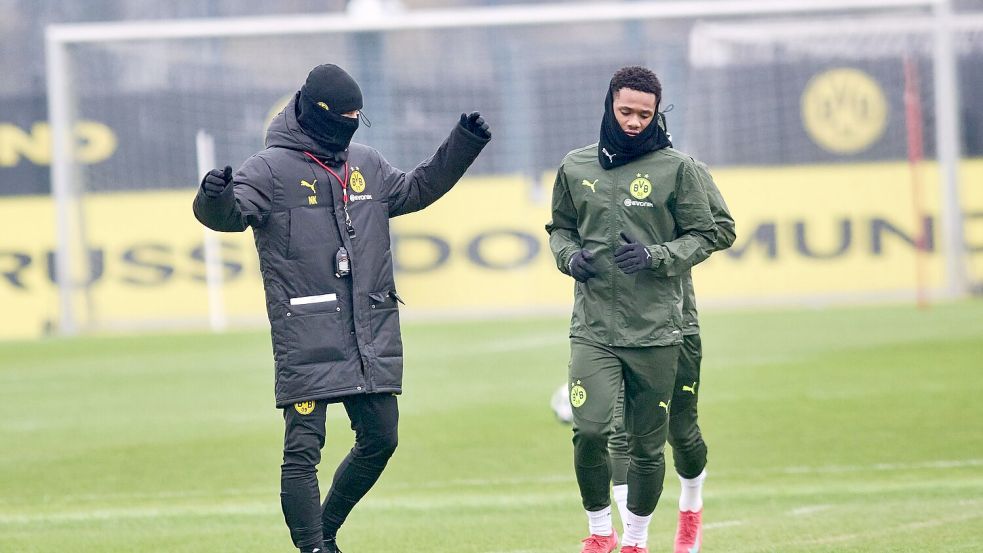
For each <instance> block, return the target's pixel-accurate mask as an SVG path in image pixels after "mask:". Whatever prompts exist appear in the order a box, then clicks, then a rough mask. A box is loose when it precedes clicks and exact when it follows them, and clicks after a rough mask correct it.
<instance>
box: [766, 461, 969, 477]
mask: <svg viewBox="0 0 983 553" xmlns="http://www.w3.org/2000/svg"><path fill="white" fill-rule="evenodd" d="M969 467H983V459H961V460H939V461H922V462H918V463H874V464H870V465H821V466H818V467H785V468H783V469H781V472H783V473H785V474H813V473H817V472H818V473H824V474H839V473H844V472H869V471H896V470H918V469H954V468H969Z"/></svg>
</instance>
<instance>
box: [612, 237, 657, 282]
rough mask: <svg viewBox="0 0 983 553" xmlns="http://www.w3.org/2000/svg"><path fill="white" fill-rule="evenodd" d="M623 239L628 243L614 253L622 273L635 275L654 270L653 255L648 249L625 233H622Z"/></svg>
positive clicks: (615, 260)
mask: <svg viewBox="0 0 983 553" xmlns="http://www.w3.org/2000/svg"><path fill="white" fill-rule="evenodd" d="M621 239H622V240H624V241H625V242H627V243H626V244H624V245H623V246H621V247H620V248H618V249H617V250H615V251H614V262H615V263H616V264H617V265H618V268H619V269H621V272H622V273H625V274H626V275H633V274H635V273H637V272H638V271H641V270H643V269H652V268H653V264H652V254H651V253H649V251H648V248H646V247H645V246H643V245H642V244H641V243H640V242H636V241H635V239H634V238H632V237H631V236H628V235H627V234H625V233H624V232H622V233H621Z"/></svg>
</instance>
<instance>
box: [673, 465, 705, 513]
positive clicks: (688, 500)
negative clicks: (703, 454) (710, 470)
mask: <svg viewBox="0 0 983 553" xmlns="http://www.w3.org/2000/svg"><path fill="white" fill-rule="evenodd" d="M677 476H679V475H677ZM706 478H707V471H706V469H703V472H701V473H700V475H699V476H697V477H696V478H683V477H682V476H680V477H679V485H680V488H681V490H680V492H679V510H680V511H692V512H694V513H696V512H699V511H700V510H701V509H703V481H704V480H706Z"/></svg>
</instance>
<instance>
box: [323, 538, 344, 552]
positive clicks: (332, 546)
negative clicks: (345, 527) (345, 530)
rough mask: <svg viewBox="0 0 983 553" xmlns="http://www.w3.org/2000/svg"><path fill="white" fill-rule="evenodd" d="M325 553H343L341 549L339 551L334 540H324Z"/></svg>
mask: <svg viewBox="0 0 983 553" xmlns="http://www.w3.org/2000/svg"><path fill="white" fill-rule="evenodd" d="M324 553H341V549H338V544H337V543H335V541H334V539H329V540H324Z"/></svg>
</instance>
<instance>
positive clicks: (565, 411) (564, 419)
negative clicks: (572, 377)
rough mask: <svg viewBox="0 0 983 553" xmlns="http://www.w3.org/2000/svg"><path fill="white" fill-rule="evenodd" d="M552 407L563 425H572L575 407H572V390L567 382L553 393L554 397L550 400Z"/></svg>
mask: <svg viewBox="0 0 983 553" xmlns="http://www.w3.org/2000/svg"><path fill="white" fill-rule="evenodd" d="M550 407H552V408H553V414H554V415H556V420H558V421H560V422H561V423H563V424H571V423H572V422H573V407H571V406H570V389H569V386H567V384H566V383H565V382H564V383H563V384H562V385H560V387H559V388H557V389H556V391H555V392H553V397H551V398H550Z"/></svg>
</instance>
